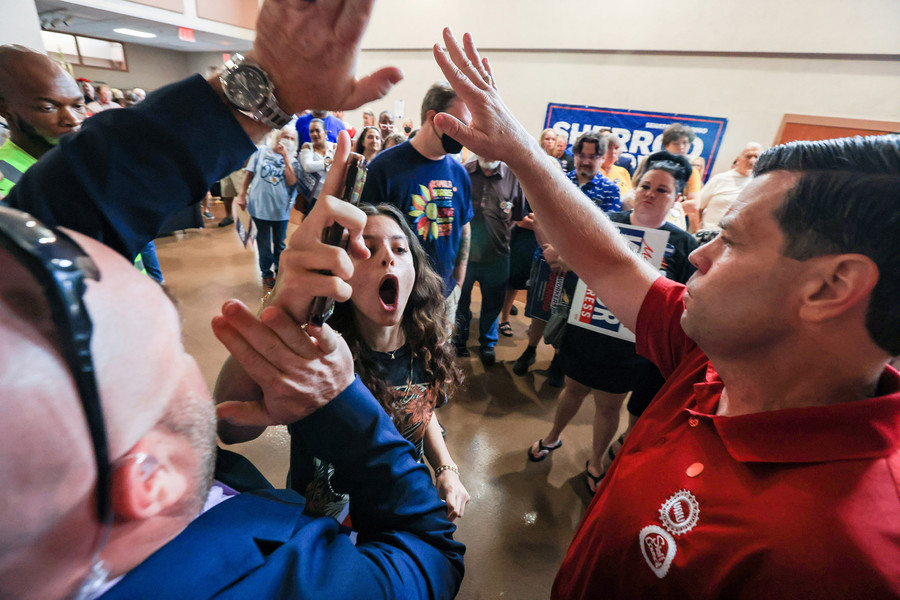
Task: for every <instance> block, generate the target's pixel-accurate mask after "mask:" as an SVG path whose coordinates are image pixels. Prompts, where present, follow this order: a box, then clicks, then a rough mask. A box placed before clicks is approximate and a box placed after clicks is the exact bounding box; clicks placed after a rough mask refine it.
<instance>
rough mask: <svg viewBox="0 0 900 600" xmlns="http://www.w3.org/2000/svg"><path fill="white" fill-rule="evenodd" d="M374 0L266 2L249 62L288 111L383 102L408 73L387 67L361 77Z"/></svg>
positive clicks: (338, 107) (275, 0) (337, 108)
mask: <svg viewBox="0 0 900 600" xmlns="http://www.w3.org/2000/svg"><path fill="white" fill-rule="evenodd" d="M373 4H374V0H315V1H314V2H310V1H309V0H266V1H265V2H264V3H263V6H262V9H261V10H260V13H259V18H258V20H257V23H256V41H254V43H253V50H251V51H250V52H249V53H248V57H250V58H252V59H253V60H254V61H256V62H257V63H258V64H259V65H260V66H261V67H262V68H263V70H265V71H266V72H267V73H268V74H269V77H271V78H272V81H273V83H274V84H275V95H276V97H277V98H278V102H279V103H280V104H281V107H282V108H283V109H284V110H285V111H287V112H300V111H302V110H306V109H309V108H311V109H320V110H342V109H352V108H357V107H359V106H361V105H363V104H365V103H367V102H371V101H373V100H377V99H378V98H381V97H382V96H384V95H385V94H387V93H388V92H389V91H390V89H391V88H392V87H393V86H394V84H396V83H397V82H398V81H400V80H401V79H403V72H402V71H401V70H400V69H398V68H396V67H385V68H383V69H379V70H378V71H375V72H374V73H372V74H370V75H367V76H365V77H362V78H358V77H357V76H356V60H357V57H358V55H359V48H360V41H361V39H362V35H363V33H364V32H365V30H366V26H367V25H368V23H369V17H370V15H371V13H372V5H373Z"/></svg>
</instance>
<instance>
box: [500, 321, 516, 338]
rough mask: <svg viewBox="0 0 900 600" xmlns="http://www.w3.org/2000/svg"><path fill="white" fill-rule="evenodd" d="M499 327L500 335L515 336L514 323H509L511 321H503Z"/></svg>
mask: <svg viewBox="0 0 900 600" xmlns="http://www.w3.org/2000/svg"><path fill="white" fill-rule="evenodd" d="M497 329H498V330H499V331H500V335H505V336H506V337H512V336H513V330H512V325H510V324H509V321H503V322H502V323H500V325H499V327H498V328H497Z"/></svg>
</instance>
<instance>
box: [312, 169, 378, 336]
mask: <svg viewBox="0 0 900 600" xmlns="http://www.w3.org/2000/svg"><path fill="white" fill-rule="evenodd" d="M366 167H367V164H366V158H365V157H364V156H363V155H362V154H357V153H355V152H351V153H350V157H349V158H348V159H347V169H346V171H345V172H344V186H343V189H342V192H341V196H340V198H341V200H343V201H345V202H349V203H350V204H352V205H353V206H358V205H359V199H360V197H361V196H362V191H363V186H364V185H365V184H366ZM345 232H346V230H345V229H344V227H343V226H342V225H341V224H339V223H335V224H333V225H330V226H329V227H327V228H326V229H325V231H323V232H322V242H324V243H326V244H329V245H331V246H340V247H342V248H344V249H345V250H346V249H347V240H345V239H344V233H345ZM320 272H321V273H322V274H323V275H331V271H327V270H326V271H320ZM333 312H334V299H333V298H328V297H327V296H316V297H315V298H313V303H312V308H310V310H309V319H308V321H309V323H311V324H313V325H319V326H322V325H324V324H325V321H327V320H328V318H329V317H330V316H331V314H332V313H333Z"/></svg>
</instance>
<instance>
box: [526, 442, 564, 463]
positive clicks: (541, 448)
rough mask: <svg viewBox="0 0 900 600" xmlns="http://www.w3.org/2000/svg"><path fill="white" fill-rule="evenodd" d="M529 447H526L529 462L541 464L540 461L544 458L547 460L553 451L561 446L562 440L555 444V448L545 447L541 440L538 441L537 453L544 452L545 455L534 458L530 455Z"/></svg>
mask: <svg viewBox="0 0 900 600" xmlns="http://www.w3.org/2000/svg"><path fill="white" fill-rule="evenodd" d="M531 446H534V444H532V445H531ZM531 446H529V447H528V460H530V461H531V462H541V461H542V460H544V459H545V458H547V457H548V456H550V455H551V454H553V451H554V450H556V449H557V448H559V447H560V446H562V440H559V443H558V444H556V445H555V446H545V445H544V440H543V439H540V440H538V452H546V453H547V454H542V455H541V456H535V455H534V454H532V453H531Z"/></svg>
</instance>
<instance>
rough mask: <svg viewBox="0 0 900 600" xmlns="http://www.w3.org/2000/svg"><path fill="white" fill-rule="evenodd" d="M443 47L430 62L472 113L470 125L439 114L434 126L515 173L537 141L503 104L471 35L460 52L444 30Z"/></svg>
mask: <svg viewBox="0 0 900 600" xmlns="http://www.w3.org/2000/svg"><path fill="white" fill-rule="evenodd" d="M444 44H445V45H446V47H447V49H446V50H443V49H441V47H440V46H439V45H437V44H435V45H434V48H433V51H434V59H435V60H436V61H437V64H438V66H439V67H440V68H441V71H443V73H444V76H445V77H446V78H447V81H448V82H449V83H450V85H451V86H452V87H453V89H454V90H455V91H456V93H457V94H459V97H460V98H462V99H463V101H465V103H466V106H467V107H468V108H469V112H471V113H472V122H471V123H470V124H469V125H465V124H463V123H462V122H461V121H460V120H459V119H457V118H455V117H453V116H452V115H448V114H447V113H441V114H438V115H437V116H435V118H434V122H435V125H437V126H438V127H440V128H441V130H442V131H444V132H445V133H446V134H447V135H449V136H451V137H453V138H454V139H456V140H458V141H459V142H461V143H462V144H463V145H464V146H465V147H466V148H468V149H469V150H471V151H473V152H474V153H475V154H478V155H479V156H491V157H495V158H497V159H499V160H502V161H503V162H505V163H507V164H508V165H510V166H511V167H513V170H514V171H515V166H514V165H515V162H516V158H520V157H522V156H523V152H526V153H533V152H538V151H541V150H540V148H539V147H538V146H537V141H536V140H535V139H534V138H532V137H531V136H530V135H529V134H528V132H527V131H526V130H525V128H524V127H523V126H522V124H521V123H519V121H518V120H517V119H516V118H515V117H514V116H513V114H512V113H511V112H510V110H509V109H508V108H507V107H506V105H505V104H504V103H503V100H502V99H501V98H500V94H499V92H498V91H497V83H496V81H495V80H494V74H493V71H492V70H491V64H490V62H489V61H488V59H487V58H482V57H481V56H480V55H479V54H478V49H477V48H476V47H475V42H474V41H473V40H472V35H471V34H469V33H467V34H465V35H464V36H463V45H464V48H461V47H460V46H459V43H458V42H457V40H456V37H454V35H453V32H452V31H450V28H449V27H447V28H445V29H444ZM531 146H534V147H533V148H531ZM541 152H542V151H541Z"/></svg>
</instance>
